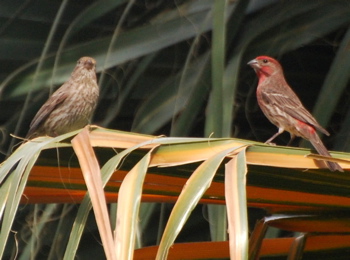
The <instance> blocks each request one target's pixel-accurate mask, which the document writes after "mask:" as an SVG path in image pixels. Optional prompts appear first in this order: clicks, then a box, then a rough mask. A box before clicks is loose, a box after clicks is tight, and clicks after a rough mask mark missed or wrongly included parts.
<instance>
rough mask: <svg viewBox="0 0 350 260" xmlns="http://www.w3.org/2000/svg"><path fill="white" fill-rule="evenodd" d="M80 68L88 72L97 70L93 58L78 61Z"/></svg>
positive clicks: (83, 58)
mask: <svg viewBox="0 0 350 260" xmlns="http://www.w3.org/2000/svg"><path fill="white" fill-rule="evenodd" d="M77 65H78V66H80V67H83V68H85V69H87V70H92V69H93V70H95V68H96V61H95V60H94V59H93V58H91V57H82V58H80V59H79V60H78V64H77Z"/></svg>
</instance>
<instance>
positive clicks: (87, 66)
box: [84, 59, 95, 70]
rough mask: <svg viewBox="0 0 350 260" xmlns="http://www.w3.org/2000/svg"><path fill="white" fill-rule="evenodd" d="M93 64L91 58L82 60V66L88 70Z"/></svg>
mask: <svg viewBox="0 0 350 260" xmlns="http://www.w3.org/2000/svg"><path fill="white" fill-rule="evenodd" d="M94 65H95V62H94V61H93V60H92V59H87V60H85V61H84V67H85V68H86V69H88V70H91V69H92V68H93V67H94Z"/></svg>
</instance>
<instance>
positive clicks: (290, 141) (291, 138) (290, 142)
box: [287, 134, 295, 146]
mask: <svg viewBox="0 0 350 260" xmlns="http://www.w3.org/2000/svg"><path fill="white" fill-rule="evenodd" d="M294 138H295V135H293V134H290V140H289V142H288V143H287V146H290V145H291V144H292V142H293V140H294Z"/></svg>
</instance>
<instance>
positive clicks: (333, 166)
mask: <svg viewBox="0 0 350 260" xmlns="http://www.w3.org/2000/svg"><path fill="white" fill-rule="evenodd" d="M309 140H310V142H311V144H312V145H313V146H314V147H315V149H316V151H317V152H318V153H319V154H320V155H323V156H326V157H332V156H331V155H330V153H329V152H328V150H327V148H326V147H325V146H324V144H323V143H322V141H321V139H320V137H319V136H318V135H317V133H314V134H313V135H312V137H311V138H310V139H309ZM325 163H326V164H327V167H328V168H329V169H330V170H331V171H332V172H334V171H340V172H343V171H344V170H343V168H342V167H341V166H340V165H339V164H338V163H336V162H329V161H325Z"/></svg>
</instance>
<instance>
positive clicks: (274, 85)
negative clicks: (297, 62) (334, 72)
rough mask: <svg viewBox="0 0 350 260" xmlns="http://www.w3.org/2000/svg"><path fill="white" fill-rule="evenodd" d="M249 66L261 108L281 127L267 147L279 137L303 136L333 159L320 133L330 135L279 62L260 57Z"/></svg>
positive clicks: (332, 166)
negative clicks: (285, 133)
mask: <svg viewBox="0 0 350 260" xmlns="http://www.w3.org/2000/svg"><path fill="white" fill-rule="evenodd" d="M248 64H249V65H250V66H251V67H252V68H253V69H254V70H255V72H256V74H257V76H258V78H259V83H258V87H257V90H256V96H257V100H258V104H259V106H260V108H261V110H262V111H263V113H264V114H265V116H266V117H267V118H268V119H269V120H270V122H271V123H273V124H274V125H276V126H277V127H278V132H277V133H276V134H274V135H273V136H272V137H271V138H270V139H269V140H267V141H266V143H271V142H272V140H273V139H275V138H276V137H277V136H278V135H280V134H281V133H283V132H284V131H288V132H289V133H290V135H291V139H293V138H294V137H295V136H300V137H302V138H304V139H306V140H308V141H310V142H311V144H312V145H313V146H314V147H315V149H316V150H317V152H318V153H319V154H321V155H323V156H327V157H331V155H330V154H329V152H328V150H327V149H326V147H325V146H324V145H323V143H322V141H321V139H320V138H319V136H318V134H317V132H316V129H317V130H319V131H320V132H322V133H324V134H326V135H329V133H328V132H327V130H325V129H324V128H323V127H322V126H320V125H319V123H318V122H317V121H316V119H315V118H314V117H313V116H312V115H311V114H310V113H309V111H307V110H306V108H305V107H304V106H303V104H302V103H301V101H300V100H299V98H298V96H297V95H296V94H295V93H294V92H293V90H292V89H291V88H290V87H289V85H288V83H287V82H286V80H285V78H284V74H283V69H282V66H281V65H280V64H279V62H278V61H277V60H275V59H273V58H271V57H268V56H259V57H257V58H255V59H254V60H251V61H250V62H248ZM326 164H327V166H328V168H329V169H330V170H331V171H335V170H338V171H343V169H342V168H341V167H340V165H339V164H337V163H334V162H328V161H327V162H326Z"/></svg>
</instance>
